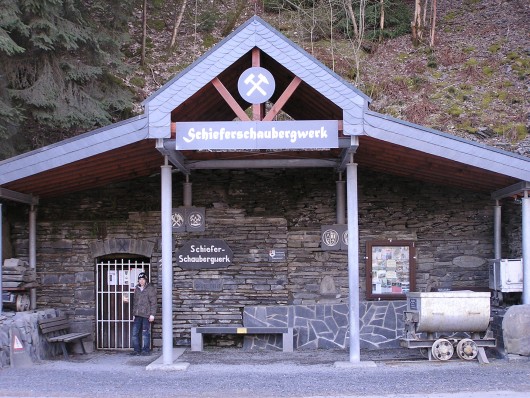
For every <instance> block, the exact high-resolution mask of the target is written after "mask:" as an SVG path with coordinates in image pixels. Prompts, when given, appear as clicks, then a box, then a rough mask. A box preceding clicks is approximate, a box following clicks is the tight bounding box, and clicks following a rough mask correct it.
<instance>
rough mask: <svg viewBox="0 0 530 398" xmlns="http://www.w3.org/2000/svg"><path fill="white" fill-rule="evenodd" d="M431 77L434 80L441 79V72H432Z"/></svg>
mask: <svg viewBox="0 0 530 398" xmlns="http://www.w3.org/2000/svg"><path fill="white" fill-rule="evenodd" d="M432 77H434V78H435V79H441V77H442V72H440V71H433V72H432Z"/></svg>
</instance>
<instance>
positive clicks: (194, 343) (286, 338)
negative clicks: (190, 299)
mask: <svg viewBox="0 0 530 398" xmlns="http://www.w3.org/2000/svg"><path fill="white" fill-rule="evenodd" d="M205 334H243V335H248V334H281V335H282V337H283V340H282V342H283V352H293V328H289V327H277V326H251V327H244V326H239V325H229V326H226V325H209V326H197V327H193V328H191V351H202V350H203V335H205Z"/></svg>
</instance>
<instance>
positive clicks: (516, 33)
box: [128, 0, 530, 156]
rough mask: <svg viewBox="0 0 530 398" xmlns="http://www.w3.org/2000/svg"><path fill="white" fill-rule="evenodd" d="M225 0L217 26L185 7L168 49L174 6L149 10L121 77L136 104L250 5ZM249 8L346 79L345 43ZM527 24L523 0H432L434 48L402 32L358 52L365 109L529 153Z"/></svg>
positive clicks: (135, 29) (528, 5)
mask: <svg viewBox="0 0 530 398" xmlns="http://www.w3.org/2000/svg"><path fill="white" fill-rule="evenodd" d="M232 3H236V2H235V1H234V2H224V1H223V2H212V3H211V4H214V5H215V9H214V10H210V11H209V12H210V13H211V14H213V17H212V18H214V19H215V24H213V26H212V28H211V29H207V30H205V29H197V28H196V27H197V26H198V24H197V18H198V17H201V18H205V13H206V11H205V10H198V9H194V8H193V7H192V5H189V6H188V9H187V13H186V14H185V18H184V20H183V22H182V25H181V26H180V29H179V37H178V40H177V44H178V45H177V47H176V48H175V50H172V51H170V52H168V50H167V45H168V43H169V42H170V38H171V29H172V24H173V18H174V13H175V10H173V9H158V10H156V9H153V10H150V22H149V31H148V36H149V47H148V51H147V65H146V67H144V68H140V69H138V70H137V71H136V72H135V73H134V74H132V75H131V76H130V77H129V79H128V84H129V85H130V86H131V87H132V88H134V89H135V90H136V92H137V93H138V104H139V103H140V102H141V101H142V100H143V99H145V98H146V97H147V96H149V95H150V94H151V93H152V92H154V91H155V90H156V89H158V88H159V87H160V86H161V85H162V84H164V83H165V82H166V81H168V80H169V79H170V78H171V77H173V76H174V75H175V74H177V73H178V72H180V71H181V70H183V69H184V68H185V67H186V66H188V65H189V64H190V63H192V62H193V61H195V60H196V59H197V58H198V57H199V56H201V55H202V54H204V52H206V51H207V50H208V49H209V48H210V47H211V46H212V45H214V44H215V43H217V42H218V41H220V40H221V39H222V38H223V33H224V32H223V29H224V30H225V31H226V30H227V26H228V27H230V26H231V25H234V26H236V27H237V26H238V25H239V24H241V23H243V22H244V21H245V20H247V19H248V18H249V17H250V16H252V15H253V14H254V12H255V11H256V9H255V8H254V6H253V5H251V4H249V5H248V6H246V8H244V9H242V10H241V11H242V12H241V13H240V14H238V15H235V14H234V12H233V11H234V10H233V9H231V8H230V7H231V5H232ZM249 3H250V2H249ZM197 4H198V2H195V5H197ZM257 13H258V14H259V15H260V17H262V18H263V19H265V20H266V21H267V22H268V23H270V24H271V25H272V26H274V27H275V28H277V29H279V30H280V31H281V32H282V33H283V34H285V35H286V36H287V37H289V38H290V39H291V40H293V41H294V42H295V43H297V44H298V45H300V46H301V47H303V48H304V49H306V50H307V51H308V52H310V53H313V55H315V57H316V58H318V59H319V60H320V61H321V62H323V63H324V64H326V65H327V66H328V67H331V68H333V69H334V70H335V71H336V72H337V73H338V74H340V75H341V76H343V77H344V78H346V79H348V77H349V75H350V74H351V71H352V67H353V65H354V62H353V51H352V50H351V45H350V43H349V42H348V41H345V40H342V41H341V40H338V39H337V38H336V37H334V40H333V41H330V40H321V41H318V42H308V41H305V40H304V39H303V38H302V37H301V36H302V35H301V34H300V30H299V29H298V23H299V20H297V18H298V16H297V15H296V14H295V13H290V12H288V11H282V12H281V13H275V14H267V13H264V12H262V11H259V10H258V11H257ZM207 15H209V14H207ZM231 18H232V19H231ZM140 24H141V11H139V12H138V13H137V19H136V23H135V24H133V25H131V34H132V36H133V37H135V38H137V39H138V38H139V37H140V29H141V26H140ZM529 24H530V1H528V0H507V1H506V0H504V1H503V0H438V22H437V35H436V44H435V47H434V49H430V48H429V47H428V46H418V47H415V46H413V44H412V41H411V37H410V35H406V36H401V37H399V38H396V39H392V40H388V41H386V42H383V43H380V44H377V45H374V46H372V51H371V52H370V53H369V54H368V53H367V54H364V55H363V57H362V62H361V65H362V66H361V74H360V79H359V83H357V85H358V87H359V89H361V90H362V91H363V92H364V93H366V94H367V95H369V96H370V97H371V98H372V99H373V101H372V103H371V105H370V108H371V109H372V110H375V111H378V112H381V113H385V114H389V115H391V116H394V117H398V118H401V119H403V120H407V121H410V122H413V123H418V124H421V125H424V126H427V127H431V128H435V129H438V130H441V131H444V132H447V133H451V134H454V135H457V136H460V137H464V138H466V139H470V140H474V141H479V142H483V143H486V144H488V145H492V146H496V147H499V148H502V149H505V150H509V151H513V152H516V153H519V154H521V155H525V156H530V137H529V135H530V134H529V130H530V107H529V104H530V96H529V89H530V41H529V29H528V26H529ZM138 41H139V40H138ZM138 41H137V42H136V43H134V44H133V45H132V46H131V48H130V55H131V58H130V60H129V61H130V62H131V64H136V65H138V64H139V48H140V46H139V44H138ZM138 110H139V111H140V109H138Z"/></svg>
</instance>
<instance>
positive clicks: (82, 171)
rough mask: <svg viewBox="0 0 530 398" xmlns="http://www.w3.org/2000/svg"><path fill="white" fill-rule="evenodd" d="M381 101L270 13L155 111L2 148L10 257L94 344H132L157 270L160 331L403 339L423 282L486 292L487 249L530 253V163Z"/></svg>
mask: <svg viewBox="0 0 530 398" xmlns="http://www.w3.org/2000/svg"><path fill="white" fill-rule="evenodd" d="M267 73H270V75H269V74H267ZM273 83H274V84H273ZM268 90H271V92H269V93H267V94H268V95H269V97H268V98H267V99H266V100H263V101H260V100H256V99H254V98H253V97H252V96H253V95H256V94H259V93H262V92H266V91H268ZM369 102H370V99H369V98H368V97H367V96H366V95H364V94H363V93H361V92H359V91H358V90H357V89H356V88H355V87H353V86H352V85H351V84H349V83H348V82H346V81H344V80H343V79H342V78H341V77H340V76H337V75H336V74H335V73H333V72H332V71H330V70H329V69H328V68H326V67H325V66H324V65H322V64H321V63H319V62H318V61H317V60H316V59H314V58H313V57H312V56H310V55H309V54H307V53H306V52H305V51H303V50H302V49H300V48H299V47H297V46H296V45H295V44H293V43H292V42H290V41H289V40H288V39H286V38H285V37H284V36H282V35H281V34H280V33H279V32H277V31H276V30H274V29H273V28H272V27H271V26H269V25H268V24H267V23H265V22H264V21H263V20H261V19H260V18H259V17H253V18H251V19H250V20H249V21H247V22H246V23H245V24H243V25H242V26H241V27H239V28H238V29H237V30H236V31H234V32H233V33H232V34H231V35H230V36H228V37H227V38H226V39H225V40H223V41H222V42H221V43H219V44H218V45H217V46H215V47H214V48H213V49H212V50H210V51H209V52H208V53H206V54H205V55H204V56H203V57H201V58H199V59H198V60H197V61H196V62H195V63H194V64H192V65H191V66H190V67H189V68H187V69H186V70H185V71H183V72H182V73H181V74H179V75H178V76H176V77H175V78H174V79H173V80H171V81H169V82H168V83H167V84H166V85H164V86H163V87H161V89H160V90H159V91H157V92H156V93H155V94H153V96H151V97H150V98H148V99H147V100H146V101H145V103H144V106H145V114H143V115H140V116H138V117H135V118H132V119H129V120H125V121H123V122H121V123H117V124H115V125H111V126H108V127H105V128H101V129H98V130H95V131H92V132H88V133H86V134H83V135H80V136H78V137H75V138H72V139H69V140H65V141H63V142H59V143H57V144H55V145H51V146H49V147H46V148H42V149H40V150H36V151H33V152H30V153H27V154H23V155H20V156H17V157H14V158H11V159H7V160H5V161H3V162H0V200H1V203H2V208H3V226H4V228H3V234H2V235H3V242H4V244H3V257H4V258H9V257H16V258H22V259H24V260H26V261H28V262H29V264H30V266H31V267H33V268H36V271H37V275H38V278H39V283H40V286H39V287H38V288H37V289H34V290H33V291H29V292H28V295H29V296H30V297H31V305H32V308H49V307H52V308H56V309H59V310H61V311H64V312H65V313H67V314H69V315H70V318H71V319H72V320H75V321H76V322H77V324H78V326H79V327H81V328H86V329H89V330H91V331H92V332H93V333H94V346H95V348H96V349H122V348H123V349H126V348H130V340H129V327H130V315H129V311H130V307H129V305H130V303H131V294H133V289H132V286H134V282H135V277H136V275H137V273H138V272H139V271H140V270H146V271H147V272H148V273H149V276H150V279H151V282H152V283H155V284H156V285H157V287H158V292H159V303H160V306H159V307H160V309H159V313H158V314H157V317H156V320H155V323H154V326H153V346H154V347H155V348H166V347H167V346H168V345H170V346H173V345H189V343H190V340H189V339H190V328H191V327H192V326H196V325H206V324H243V325H245V326H253V325H289V326H293V327H294V330H295V347H296V348H297V349H311V348H346V347H348V344H350V346H351V341H350V339H349V331H350V330H351V331H352V333H353V335H354V336H355V340H356V341H357V342H358V343H359V346H360V347H361V348H387V347H398V346H399V339H400V337H402V335H403V320H402V313H403V310H404V308H405V307H406V301H405V294H406V292H407V291H409V290H415V291H429V290H433V289H453V290H458V289H471V290H479V291H487V290H488V272H489V265H488V261H489V260H490V259H495V258H515V257H518V258H521V257H523V258H527V257H528V256H530V248H528V247H525V245H526V244H525V242H526V241H528V237H527V236H528V235H527V234H528V228H530V225H528V224H529V223H528V221H527V218H528V214H529V210H528V209H529V208H530V207H529V206H530V202H529V201H530V199H529V198H528V192H529V191H530V160H529V159H528V158H526V157H522V156H518V155H516V154H513V153H508V152H504V151H500V150H497V149H494V148H490V147H486V146H483V145H480V144H477V143H474V142H469V141H465V140H462V139H460V138H456V137H454V136H451V135H448V134H444V133H442V132H439V131H435V130H432V129H428V128H424V127H422V126H418V125H414V124H411V123H407V122H403V121H400V120H397V119H393V118H390V117H387V116H385V115H381V114H377V113H375V112H372V111H370V110H369ZM228 131H232V132H233V133H230V134H229V133H226V134H225V132H228ZM253 134H254V136H252V135H253ZM247 136H251V138H252V137H253V138H252V139H250V138H249V139H247V138H248V137H247ZM220 137H221V138H222V139H221V138H220ZM256 137H257V138H256ZM260 139H261V141H259V140H260ZM313 139H314V140H313ZM318 139H323V141H318ZM245 140H246V141H245ZM514 199H516V200H514ZM521 202H522V204H521ZM346 232H347V233H346ZM525 237H526V240H525V239H524V238H525ZM220 251H222V252H223V256H221V257H219V256H217V255H216V254H215V253H218V252H220ZM227 252H231V253H230V254H225V253H227ZM225 260H226V261H225ZM527 263H530V261H527ZM527 283H528V282H527V281H525V287H526V286H527ZM352 287H353V288H352ZM527 290H528V289H527ZM523 298H524V294H523ZM352 303H353V305H352ZM352 307H353V308H352ZM168 310H169V312H165V313H164V311H168ZM352 318H355V319H352ZM168 330H169V332H168ZM168 333H169V334H168ZM241 342H243V340H239V339H238V338H237V336H236V337H234V336H224V337H221V338H219V337H217V338H215V339H213V340H212V343H215V344H240V343H241ZM277 343H278V342H277V341H276V340H275V339H274V338H273V337H271V338H269V339H261V338H248V339H247V338H246V339H245V341H244V344H246V345H247V346H249V347H253V346H258V347H264V346H267V345H269V344H271V345H277Z"/></svg>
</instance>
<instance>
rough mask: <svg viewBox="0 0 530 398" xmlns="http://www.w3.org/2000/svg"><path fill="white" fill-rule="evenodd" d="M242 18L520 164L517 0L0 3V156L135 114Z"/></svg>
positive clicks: (402, 108) (525, 107)
mask: <svg viewBox="0 0 530 398" xmlns="http://www.w3.org/2000/svg"><path fill="white" fill-rule="evenodd" d="M419 6H422V9H421V12H416V11H417V10H418V7H419ZM434 11H435V12H434ZM253 15H259V16H260V17H261V18H262V19H264V20H265V21H266V22H268V23H269V24H270V25H272V26H273V27H274V28H276V29H277V30H279V31H280V32H282V33H283V34H284V35H285V36H287V37H288V38H289V39H291V40H292V41H293V42H295V43H296V44H298V45H299V46H300V47H302V48H304V49H305V50H306V51H308V52H309V53H310V54H312V55H314V56H315V57H316V58H317V59H318V60H319V61H320V62H322V63H323V64H325V65H326V66H328V67H329V68H331V69H333V70H334V71H335V72H336V73H337V74H339V75H340V76H342V77H343V78H344V79H346V80H349V81H351V82H352V83H353V84H354V85H356V86H357V87H358V88H359V89H360V90H361V91H363V92H364V93H365V94H366V95H368V96H369V97H370V98H371V99H372V102H371V104H370V108H371V109H372V110H374V111H377V112H380V113H384V114H388V115H391V116H393V117H397V118H400V119H403V120H406V121H409V122H413V123H417V124H420V125H424V126H427V127H431V128H434V129H437V130H441V131H443V132H446V133H450V134H454V135H457V136H460V137H464V138H466V139H470V140H474V141H478V142H482V143H485V144H488V145H492V146H495V147H498V148H501V149H504V150H508V151H513V152H516V153H518V154H521V155H525V156H530V134H529V129H530V106H529V105H530V95H529V90H530V36H529V34H530V30H529V29H528V27H529V26H530V1H529V0H149V1H147V0H121V1H120V2H115V1H111V0H74V1H70V0H54V1H53V2H41V1H37V0H24V1H22V0H10V1H7V2H0V140H1V142H2V145H0V159H3V158H6V157H10V156H13V155H16V154H18V153H21V152H25V151H28V150H31V149H36V148H40V147H43V146H45V145H49V144H51V143H54V142H57V141H60V140H62V139H65V138H69V137H72V136H75V135H78V134H81V133H84V132H86V131H90V130H93V129H95V128H98V127H102V126H105V125H108V124H111V123H115V122H117V121H120V120H124V119H126V118H129V117H131V116H133V115H136V114H141V113H143V109H142V107H141V104H142V101H143V100H145V99H146V98H147V97H148V96H149V95H151V94H152V93H153V92H155V91H156V90H157V89H158V88H160V87H161V86H162V85H163V84H165V83H166V82H167V81H168V80H170V79H171V78H172V77H173V76H175V75H177V74H178V73H179V72H181V71H182V70H184V69H185V68H186V67H188V66H189V65H190V64H191V63H192V62H194V61H195V60H197V59H198V58H199V57H200V56H201V55H203V54H204V53H205V52H206V51H208V50H209V49H210V48H212V47H213V46H214V45H216V44H217V43H218V42H219V41H221V40H222V39H223V38H225V37H226V36H227V35H229V34H230V33H231V32H232V31H233V30H234V29H236V28H237V27H238V26H239V25H241V24H242V23H244V22H245V21H246V20H248V19H249V18H250V17H252V16H253ZM413 21H414V23H412V22H413ZM418 21H420V22H421V21H423V27H424V28H425V29H420V28H418ZM421 34H423V36H422V37H419V36H420V35H421Z"/></svg>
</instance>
